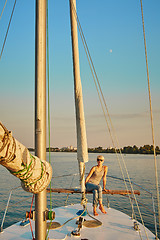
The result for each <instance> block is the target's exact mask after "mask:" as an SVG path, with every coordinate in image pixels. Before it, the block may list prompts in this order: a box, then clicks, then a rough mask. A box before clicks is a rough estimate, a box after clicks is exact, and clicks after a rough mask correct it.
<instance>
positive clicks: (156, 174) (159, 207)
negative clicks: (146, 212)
mask: <svg viewBox="0 0 160 240" xmlns="http://www.w3.org/2000/svg"><path fill="white" fill-rule="evenodd" d="M140 3H141V15H142V25H143V37H144V48H145V59H146V68H147V80H148V94H149V104H150V118H151V130H152V142H153V149H154V165H155V178H156V190H157V201H158V216H159V218H158V220H159V227H160V202H159V186H158V170H157V160H156V151H155V140H154V126H153V113H152V102H151V90H150V80H149V69H148V58H147V46H146V36H145V27H144V15H143V5H142V0H140Z"/></svg>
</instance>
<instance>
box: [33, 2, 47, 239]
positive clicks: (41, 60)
mask: <svg viewBox="0 0 160 240" xmlns="http://www.w3.org/2000/svg"><path fill="white" fill-rule="evenodd" d="M35 47H36V50H35V149H36V152H35V154H36V156H38V157H39V158H40V159H43V160H46V0H36V39H35ZM46 207H47V201H46V190H44V191H42V192H40V193H38V194H36V199H35V211H36V216H35V217H36V222H35V238H36V240H45V238H46V220H45V211H46Z"/></svg>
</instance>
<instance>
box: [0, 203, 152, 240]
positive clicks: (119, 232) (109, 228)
mask: <svg viewBox="0 0 160 240" xmlns="http://www.w3.org/2000/svg"><path fill="white" fill-rule="evenodd" d="M87 209H88V212H89V214H91V215H92V204H87ZM79 210H82V206H81V205H80V204H75V205H70V206H66V207H59V208H55V209H54V211H55V213H56V218H55V220H54V222H59V223H60V224H61V225H62V224H64V223H65V222H66V221H67V220H69V219H71V218H74V217H76V216H77V214H76V213H77V212H78V211H79ZM106 211H107V214H103V213H101V212H100V211H99V210H97V212H98V214H99V215H98V216H97V217H96V218H97V219H98V220H99V221H101V222H102V225H101V226H100V227H98V228H88V227H85V226H83V227H82V228H81V230H80V236H79V237H77V236H73V235H72V234H71V232H72V231H73V230H75V229H76V228H77V224H76V220H77V219H74V220H72V221H69V222H68V223H67V224H66V225H64V226H63V227H61V228H57V229H54V230H50V231H49V235H48V237H49V239H50V240H51V239H66V240H69V239H81V240H82V239H85V240H87V239H88V240H91V239H92V240H100V239H101V240H104V239H105V240H115V239H117V240H118V239H119V240H124V239H127V240H128V239H130V240H136V239H147V237H146V234H145V231H146V232H147V235H148V239H155V235H154V234H153V233H152V232H151V231H149V230H148V229H147V228H145V231H144V228H143V226H142V225H141V224H139V227H140V234H141V238H140V236H139V232H138V231H135V230H134V228H133V225H134V220H132V219H131V218H130V217H129V216H128V215H126V214H124V213H122V212H120V211H117V210H115V209H113V208H109V209H108V208H106ZM92 216H93V215H92ZM77 217H78V216H77ZM84 219H85V220H93V219H92V218H91V217H90V216H88V215H86V216H84ZM32 228H33V232H34V234H35V231H34V229H35V226H34V222H33V221H32ZM1 239H3V240H23V239H25V240H29V239H32V234H31V230H30V225H27V226H25V227H22V226H20V223H17V224H14V225H12V226H10V227H8V228H7V229H4V232H3V233H0V240H1Z"/></svg>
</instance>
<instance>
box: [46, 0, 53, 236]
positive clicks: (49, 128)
mask: <svg viewBox="0 0 160 240" xmlns="http://www.w3.org/2000/svg"><path fill="white" fill-rule="evenodd" d="M46 5H47V12H46V14H47V80H48V81H47V82H48V143H49V163H50V164H51V150H50V149H51V123H50V88H49V83H50V79H49V30H48V0H47V2H46ZM49 186H50V211H52V191H51V188H52V185H51V181H50V184H49ZM51 224H52V220H51V223H50V226H49V229H48V232H47V234H46V238H45V239H46V240H47V238H48V234H49V231H50V227H51Z"/></svg>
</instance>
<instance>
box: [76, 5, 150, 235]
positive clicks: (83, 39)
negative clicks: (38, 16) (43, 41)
mask: <svg viewBox="0 0 160 240" xmlns="http://www.w3.org/2000/svg"><path fill="white" fill-rule="evenodd" d="M72 4H73V3H72ZM73 8H74V6H73ZM75 17H76V19H77V22H78V28H79V32H80V35H81V38H82V42H83V45H85V46H84V49H85V52H86V55H87V59H88V61H89V65H90V68H91V66H92V68H93V70H92V69H91V72H92V76H93V72H94V74H95V77H96V80H97V83H98V86H99V89H100V93H101V96H102V99H103V103H102V100H101V97H100V93H99V90H98V87H97V84H96V82H95V77H93V79H94V82H95V85H96V89H97V92H98V96H99V99H100V102H101V106H102V110H103V113H104V115H105V119H106V122H107V126H108V130H109V133H110V136H111V139H112V143H113V145H114V147H115V144H114V141H113V138H112V134H111V130H110V127H109V124H108V121H107V118H106V114H105V111H104V107H103V104H104V105H105V108H106V111H107V114H108V117H109V120H110V123H111V127H112V130H113V132H114V137H115V138H116V142H117V144H118V140H117V137H116V134H115V131H114V128H113V124H112V121H111V118H110V115H109V111H108V108H107V105H106V102H105V99H104V95H103V93H102V90H101V87H100V83H99V80H98V77H97V74H96V71H95V68H94V65H93V61H92V58H91V55H90V53H89V49H88V46H87V43H86V40H85V37H84V34H83V31H82V28H81V25H80V22H79V19H78V16H77V13H76V10H75ZM118 145H119V144H118ZM119 149H120V148H119ZM115 152H116V154H117V150H116V148H115ZM120 154H121V157H122V161H123V164H124V168H125V170H126V173H127V177H128V179H129V183H130V186H131V189H132V192H133V194H134V191H133V186H132V184H131V180H130V177H129V174H128V170H127V167H126V164H125V161H124V158H123V155H122V153H121V151H120ZM117 157H118V155H117ZM118 160H119V158H118ZM119 165H120V162H119ZM120 166H121V165H120ZM120 169H121V172H122V176H123V178H124V174H123V170H122V168H121V167H120ZM124 183H125V178H124ZM125 186H126V188H127V185H126V184H125ZM127 189H128V188H127ZM134 198H135V201H136V205H137V209H138V212H139V215H140V218H141V221H142V224H143V227H144V222H143V218H142V215H141V212H140V208H139V206H138V202H137V199H136V196H135V194H134ZM129 199H130V196H129ZM130 202H131V201H130ZM131 206H132V210H133V205H132V203H131ZM134 215H135V213H134ZM144 230H145V227H144ZM139 234H140V232H139ZM145 234H146V237H147V239H148V235H147V232H146V230H145ZM140 237H141V234H140Z"/></svg>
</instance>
